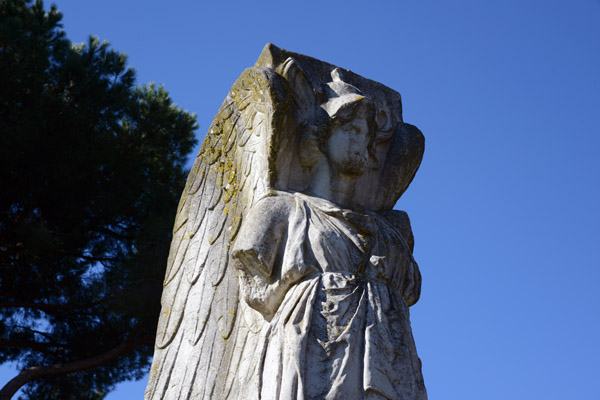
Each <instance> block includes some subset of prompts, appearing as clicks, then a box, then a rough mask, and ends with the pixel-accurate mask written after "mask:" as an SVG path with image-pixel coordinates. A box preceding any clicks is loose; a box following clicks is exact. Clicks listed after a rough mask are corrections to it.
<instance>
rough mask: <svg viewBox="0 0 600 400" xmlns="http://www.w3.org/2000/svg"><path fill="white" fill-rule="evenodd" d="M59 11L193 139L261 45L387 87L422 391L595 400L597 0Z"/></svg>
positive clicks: (472, 397)
mask: <svg viewBox="0 0 600 400" xmlns="http://www.w3.org/2000/svg"><path fill="white" fill-rule="evenodd" d="M47 5H49V3H48V4H47ZM57 5H58V7H59V9H60V10H62V11H63V13H64V27H65V30H66V32H67V36H68V37H69V38H70V39H71V40H72V41H74V42H82V41H85V40H86V38H87V35H88V34H94V35H97V36H99V37H100V38H101V39H106V40H107V41H109V42H110V43H111V44H112V45H113V48H115V49H117V50H119V51H123V52H126V53H127V54H129V62H130V64H131V65H132V66H133V67H134V68H135V69H136V70H137V73H138V82H139V83H145V82H149V81H155V82H157V83H160V84H164V85H165V87H166V88H167V90H168V91H169V92H170V93H171V97H172V98H173V100H174V101H175V102H176V103H178V104H179V105H180V106H181V107H183V108H185V109H188V110H190V111H192V112H196V113H197V114H198V122H199V124H200V129H199V130H198V135H199V138H202V137H203V136H204V133H205V131H206V129H207V128H208V126H209V125H210V122H211V120H212V118H213V116H214V114H215V113H216V111H217V110H218V108H219V106H220V104H221V102H222V101H223V99H224V97H225V95H226V94H227V92H228V89H229V87H230V86H231V85H232V84H233V82H234V81H235V79H236V78H237V76H238V75H239V74H240V73H241V72H242V71H243V70H244V69H245V68H246V67H249V66H251V65H253V64H254V62H255V60H256V59H257V58H258V55H259V54H260V52H261V50H262V48H263V46H264V45H265V44H266V43H267V42H272V43H274V44H276V45H277V46H280V47H283V48H286V49H288V50H292V51H295V52H299V53H304V54H307V55H310V56H313V57H316V58H319V59H322V60H325V61H328V62H331V63H333V64H336V65H339V66H340V67H344V68H348V69H351V70H353V71H354V72H356V73H358V74H361V75H363V76H365V77H367V78H370V79H373V80H376V81H379V82H381V83H383V84H385V85H387V86H389V87H391V88H393V89H395V90H397V91H399V92H400V93H401V94H402V96H403V102H404V118H405V120H406V122H409V123H412V124H414V125H417V126H418V127H419V128H420V129H421V130H422V131H423V133H424V135H425V137H426V149H425V157H424V159H423V163H422V165H421V168H420V170H419V172H418V173H417V176H416V178H415V180H414V182H413V184H412V185H411V187H410V188H409V189H408V191H407V192H406V193H405V195H404V196H403V197H402V198H401V199H400V201H399V202H398V204H397V208H400V209H403V210H406V211H408V213H409V215H410V217H411V220H412V225H413V231H414V234H415V239H416V246H415V258H416V260H417V261H418V262H419V264H420V268H421V272H422V274H423V290H422V296H421V300H420V301H419V303H417V304H416V305H415V306H414V307H412V309H411V313H412V314H411V319H412V326H413V332H414V336H415V340H416V343H417V349H418V351H419V355H420V357H421V359H422V361H423V374H424V377H425V384H426V386H427V390H428V393H429V398H430V399H432V400H436V399H450V400H453V399H460V400H482V399H483V400H488V399H489V400H495V399H498V400H506V399H545V400H551V399H557V400H559V399H560V400H564V399H600V385H599V384H598V376H599V375H600V367H599V360H600V310H599V308H600V307H599V306H600V268H599V267H600V262H599V253H600V209H599V206H600V157H599V156H598V153H599V151H600V0H571V1H555V0H545V1H542V0H536V1H533V0H518V1H517V0H505V1H481V0H471V1H466V0H454V1H442V0H420V1H416V0H394V1H379V0H370V1H360V2H354V1H351V0H346V1H333V0H329V1H325V0H324V1H319V2H313V1H303V2H300V1H294V2H286V1H282V0H279V1H272V2H266V1H258V0H256V1H244V2H241V1H240V2H236V1H223V2H216V1H215V2H203V1H197V0H195V1H191V0H190V1H177V0H172V1H170V2H166V1H151V0H145V1H139V0H120V1H114V0H102V1H98V0H87V1H81V0H58V1H57ZM0 374H1V375H0V384H3V383H4V382H5V381H7V380H8V379H9V377H10V375H11V372H8V371H7V370H6V369H5V368H4V369H2V370H1V371H0ZM144 386H145V382H144V381H140V382H136V383H131V384H122V385H119V386H118V387H117V389H116V390H115V391H114V392H113V393H111V394H110V395H109V396H108V397H107V399H109V400H125V399H135V398H142V395H143V391H144Z"/></svg>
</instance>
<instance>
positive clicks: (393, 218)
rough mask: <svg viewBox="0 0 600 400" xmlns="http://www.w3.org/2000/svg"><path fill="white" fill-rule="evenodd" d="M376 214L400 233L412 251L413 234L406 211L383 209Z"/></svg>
mask: <svg viewBox="0 0 600 400" xmlns="http://www.w3.org/2000/svg"><path fill="white" fill-rule="evenodd" d="M378 214H379V215H380V216H382V217H383V218H384V219H385V220H386V221H387V222H388V223H389V224H390V225H392V226H393V227H394V228H395V229H396V230H397V231H398V232H399V233H400V234H401V235H402V237H403V238H404V240H406V243H407V244H408V246H409V247H410V250H411V251H412V250H413V247H414V236H413V232H412V227H411V225H410V218H409V217H408V213H407V212H406V211H402V210H385V211H379V212H378Z"/></svg>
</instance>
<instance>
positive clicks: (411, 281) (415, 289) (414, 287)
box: [384, 210, 421, 306]
mask: <svg viewBox="0 0 600 400" xmlns="http://www.w3.org/2000/svg"><path fill="white" fill-rule="evenodd" d="M384 215H385V217H386V219H387V220H388V222H389V223H390V224H391V225H392V226H393V227H394V229H396V231H397V232H398V233H399V234H400V236H402V239H403V241H404V243H402V244H401V245H402V246H403V247H405V248H404V249H402V251H405V252H406V258H405V265H404V277H403V285H402V297H403V298H404V301H405V302H406V304H407V305H408V306H412V305H413V304H415V303H416V302H417V301H419V297H420V296H421V271H420V270H419V265H418V264H417V262H416V261H415V259H414V258H413V256H412V253H413V249H414V245H415V241H414V236H413V233H412V228H411V226H410V219H409V218H408V214H407V213H406V212H405V211H399V210H390V211H386V212H385V213H384Z"/></svg>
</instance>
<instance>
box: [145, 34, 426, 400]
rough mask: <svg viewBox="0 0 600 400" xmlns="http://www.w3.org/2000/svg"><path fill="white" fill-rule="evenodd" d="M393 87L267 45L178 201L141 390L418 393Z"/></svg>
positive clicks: (408, 165)
mask: <svg viewBox="0 0 600 400" xmlns="http://www.w3.org/2000/svg"><path fill="white" fill-rule="evenodd" d="M423 149H424V139H423V135H422V134H421V132H420V131H419V130H418V129H417V128H415V127H414V126H412V125H409V124H406V123H404V122H403V120H402V105H401V99H400V94H399V93H397V92H395V91H393V90H391V89H389V88H387V87H385V86H383V85H381V84H379V83H377V82H373V81H370V80H368V79H365V78H363V77H361V76H359V75H356V74H354V73H352V72H351V71H347V70H343V69H340V68H337V67H335V66H333V65H331V64H328V63H325V62H322V61H319V60H315V59H313V58H310V57H307V56H303V55H300V54H296V53H292V52H288V51H286V50H283V49H280V48H277V47H275V46H273V45H271V44H268V45H267V46H266V47H265V49H264V50H263V52H262V54H261V56H260V58H259V59H258V61H257V63H256V64H255V66H254V67H251V68H248V69H247V70H245V71H244V72H243V73H242V75H241V76H240V78H238V80H237V81H236V82H235V84H234V85H233V87H232V89H231V91H230V92H229V94H228V95H227V97H226V99H225V101H224V102H223V105H222V106H221V109H220V110H219V112H218V114H217V116H216V117H215V119H214V121H213V124H212V125H211V127H210V129H209V132H208V134H207V136H206V139H205V140H204V143H203V145H202V149H201V151H200V153H199V154H198V157H197V159H196V161H195V163H194V166H193V168H192V171H191V172H190V176H189V178H188V182H187V186H186V189H185V191H184V193H183V195H182V198H181V203H180V206H179V211H178V214H177V218H176V221H175V227H174V236H173V243H172V247H171V254H170V258H169V264H168V267H167V273H166V277H165V287H164V291H163V298H162V305H163V309H162V315H161V318H160V322H159V327H158V334H157V341H156V351H155V356H154V361H153V364H152V370H151V372H150V380H149V383H148V388H147V390H146V398H147V399H187V398H194V399H196V398H199V399H265V400H266V399H273V400H276V399H282V400H284V399H411V400H412V399H419V400H421V399H426V398H427V395H426V391H425V386H424V384H423V378H422V375H421V365H420V360H419V358H418V357H417V353H416V348H415V344H414V340H413V337H412V332H411V329H410V321H409V310H408V307H409V306H411V305H412V304H414V303H415V302H416V301H417V300H418V299H419V294H420V288H421V276H420V273H419V268H418V266H417V264H416V262H415V261H414V259H413V257H412V249H413V237H412V231H411V228H410V222H409V219H408V216H407V214H406V213H405V212H402V211H395V210H392V207H393V206H394V204H395V202H396V201H397V199H398V198H399V197H400V195H401V194H402V193H403V192H404V191H405V190H406V188H407V187H408V185H409V184H410V182H411V180H412V178H413V177H414V174H415V173H416V171H417V169H418V166H419V164H420V162H421V158H422V155H423Z"/></svg>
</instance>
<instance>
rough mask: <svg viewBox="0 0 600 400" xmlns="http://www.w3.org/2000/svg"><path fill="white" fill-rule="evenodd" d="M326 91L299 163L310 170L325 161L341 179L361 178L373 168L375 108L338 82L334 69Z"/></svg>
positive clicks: (308, 130)
mask: <svg viewBox="0 0 600 400" xmlns="http://www.w3.org/2000/svg"><path fill="white" fill-rule="evenodd" d="M332 78H333V81H331V82H329V83H327V85H326V87H325V90H324V91H325V94H326V96H327V97H326V101H325V102H324V103H322V104H321V105H320V111H321V112H320V118H318V120H317V121H314V122H313V123H312V124H311V125H310V126H307V127H306V129H305V130H304V132H303V138H302V146H301V149H300V151H301V161H302V164H303V166H304V167H305V168H312V167H313V166H314V165H315V164H316V163H317V162H318V161H319V160H320V159H322V158H323V157H326V158H327V160H328V161H329V163H330V164H331V165H332V166H333V167H334V168H335V169H336V170H337V171H338V172H341V173H342V174H344V175H347V176H351V177H359V176H361V175H362V174H363V173H364V172H365V171H366V170H367V168H368V167H369V166H370V165H372V164H373V163H372V162H371V161H373V159H374V154H373V143H374V139H375V131H376V123H375V105H374V103H373V101H372V100H371V99H370V98H368V97H366V96H363V95H362V93H361V92H360V90H359V89H358V88H356V87H354V86H352V85H351V84H349V83H346V82H344V81H343V80H341V78H340V73H339V71H338V70H337V69H335V70H334V71H333V72H332Z"/></svg>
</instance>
